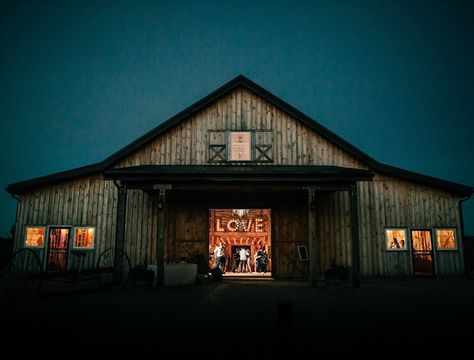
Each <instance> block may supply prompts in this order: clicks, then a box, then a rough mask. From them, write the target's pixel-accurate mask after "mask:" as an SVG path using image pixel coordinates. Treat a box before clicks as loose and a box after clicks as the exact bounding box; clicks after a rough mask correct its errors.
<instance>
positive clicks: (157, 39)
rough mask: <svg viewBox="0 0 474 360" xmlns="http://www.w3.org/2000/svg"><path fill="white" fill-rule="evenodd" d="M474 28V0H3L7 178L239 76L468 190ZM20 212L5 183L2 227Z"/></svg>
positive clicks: (76, 158) (50, 164)
mask: <svg viewBox="0 0 474 360" xmlns="http://www.w3.org/2000/svg"><path fill="white" fill-rule="evenodd" d="M473 40H474V2H473V1H452V0H450V1H447V0H445V1H431V0H430V1H413V0H409V1H402V0H397V1H379V0H373V1H337V0H328V1H296V0H292V1H257V0H251V1H187V2H185V1H137V0H134V1H117V0H114V1H84V0H82V1H76V2H71V1H16V0H15V1H14V0H12V1H2V2H0V119H1V122H2V127H1V132H0V143H1V152H0V161H1V172H0V185H1V186H2V188H3V187H5V186H6V185H7V184H9V183H13V182H17V181H22V180H26V179H31V178H34V177H38V176H42V175H47V174H50V173H54V172H57V171H62V170H68V169H71V168H74V167H79V166H84V165H88V164H91V163H95V162H97V161H101V160H103V159H104V158H106V157H107V156H109V155H110V154H112V153H113V152H115V151H117V150H119V149H120V148H122V147H123V146H125V145H127V144H128V143H130V142H131V141H133V140H135V139H136V138H137V137H139V136H141V135H143V134H144V133H145V132H147V131H149V130H151V129H152V128H154V127H155V126H157V125H158V124H160V123H161V122H163V121H165V120H166V119H168V118H169V117H171V116H173V115H174V114H176V113H177V112H179V111H181V110H183V109H184V108H186V107H187V106H189V105H191V104H192V103H194V102H195V101H197V100H199V99H200V98H202V97H203V96H205V95H207V94H208V93H210V92H212V91H213V90H215V89H216V88H218V87H219V86H221V85H223V84H224V83H226V82H227V81H229V80H231V79H232V78H234V77H235V76H237V75H239V74H243V75H245V76H247V77H248V78H250V79H251V80H253V81H255V82H256V83H258V84H259V85H261V86H263V87H264V88H266V89H267V90H269V91H270V92H272V93H273V94H275V95H276V96H278V97H280V98H282V99H283V100H285V101H286V102H288V103H290V104H291V105H293V106H294V107H296V108H297V109H299V110H301V111H302V112H304V113H305V114H307V115H309V116H310V117H312V118H313V119H315V120H317V121H319V122H320V123H321V124H322V125H324V126H326V127H327V128H329V129H330V130H332V131H334V132H335V133H337V134H338V135H340V136H341V137H343V138H344V139H346V140H347V141H349V142H350V143H352V144H353V145H355V146H356V147H358V148H360V149H361V150H362V151H364V152H366V153H367V154H369V155H370V156H372V157H374V158H376V159H377V160H379V161H381V162H384V163H388V164H391V165H395V166H399V167H402V168H404V169H407V170H412V171H416V172H420V173H423V174H426V175H431V176H435V177H440V178H442V179H446V180H450V181H454V182H459V183H462V184H466V185H471V186H472V185H474V165H473V161H472V158H471V156H472V154H474V141H473V133H474V131H473V130H474V124H473V120H474V116H473V115H474V96H473V94H474V66H473V64H474V41H473ZM15 209H16V201H15V200H14V199H13V198H11V197H10V195H9V194H8V193H7V192H5V191H1V193H0V236H7V235H8V234H9V229H10V227H11V225H12V224H13V223H14V221H15ZM464 212H465V214H464V216H465V222H466V224H465V225H466V230H467V231H466V232H467V233H468V234H474V200H471V201H468V202H467V203H465V205H464Z"/></svg>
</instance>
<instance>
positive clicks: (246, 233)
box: [209, 209, 272, 277]
mask: <svg viewBox="0 0 474 360" xmlns="http://www.w3.org/2000/svg"><path fill="white" fill-rule="evenodd" d="M209 266H210V268H215V267H219V268H220V269H221V270H222V272H223V274H224V276H225V277H233V276H239V277H252V276H259V277H260V276H261V277H271V276H272V270H271V269H272V244H271V210H270V209H210V210H209Z"/></svg>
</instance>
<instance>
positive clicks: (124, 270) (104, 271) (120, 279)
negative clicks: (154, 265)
mask: <svg viewBox="0 0 474 360" xmlns="http://www.w3.org/2000/svg"><path fill="white" fill-rule="evenodd" d="M115 252H116V250H115V248H108V249H105V250H104V251H102V253H101V254H100V255H99V258H98V259H97V271H98V272H99V273H100V274H101V279H102V280H105V281H106V282H115V283H117V284H118V285H120V286H122V287H125V286H127V285H128V284H129V283H130V273H131V269H132V266H131V265H130V260H129V259H128V256H127V254H126V253H125V251H123V250H120V249H119V250H117V254H118V264H115ZM120 264H121V266H120ZM120 267H121V268H120Z"/></svg>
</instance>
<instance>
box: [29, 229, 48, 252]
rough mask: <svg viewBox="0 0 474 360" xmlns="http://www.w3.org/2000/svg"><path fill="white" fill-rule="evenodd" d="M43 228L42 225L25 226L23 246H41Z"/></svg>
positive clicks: (42, 243) (42, 242)
mask: <svg viewBox="0 0 474 360" xmlns="http://www.w3.org/2000/svg"><path fill="white" fill-rule="evenodd" d="M45 230H46V229H45V227H44V226H27V227H26V230H25V247H34V248H40V247H43V245H44V234H45Z"/></svg>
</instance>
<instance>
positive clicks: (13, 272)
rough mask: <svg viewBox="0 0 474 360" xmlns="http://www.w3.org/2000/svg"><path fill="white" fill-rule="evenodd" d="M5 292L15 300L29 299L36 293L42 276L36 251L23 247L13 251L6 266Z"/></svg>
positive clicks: (41, 268)
mask: <svg viewBox="0 0 474 360" xmlns="http://www.w3.org/2000/svg"><path fill="white" fill-rule="evenodd" d="M6 275H7V276H6V278H7V293H8V296H9V297H10V298H12V299H15V300H21V299H31V298H33V297H35V296H36V295H38V293H39V291H40V288H41V281H42V278H43V267H42V266H41V260H40V258H39V256H38V254H37V253H36V252H34V251H33V250H31V249H27V248H23V249H20V250H18V251H16V252H15V253H13V255H12V257H11V258H10V262H9V263H8V266H7V274H6Z"/></svg>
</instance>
